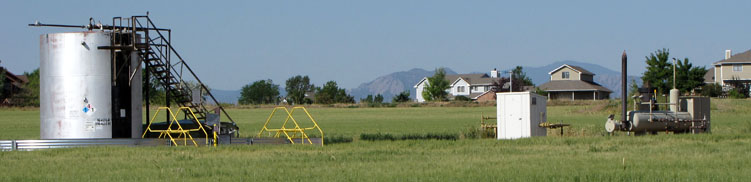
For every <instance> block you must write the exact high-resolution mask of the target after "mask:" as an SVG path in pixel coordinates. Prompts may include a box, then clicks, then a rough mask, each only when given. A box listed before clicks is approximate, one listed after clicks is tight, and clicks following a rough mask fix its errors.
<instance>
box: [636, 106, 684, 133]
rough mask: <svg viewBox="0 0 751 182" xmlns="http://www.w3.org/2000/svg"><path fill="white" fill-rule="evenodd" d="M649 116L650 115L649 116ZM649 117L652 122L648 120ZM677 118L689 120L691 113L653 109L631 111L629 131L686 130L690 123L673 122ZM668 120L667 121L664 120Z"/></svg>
mask: <svg viewBox="0 0 751 182" xmlns="http://www.w3.org/2000/svg"><path fill="white" fill-rule="evenodd" d="M650 116H651V117H650ZM650 118H651V119H652V122H650V121H649V120H650ZM675 119H678V120H684V121H685V120H691V119H693V118H692V117H691V114H690V113H688V112H670V111H655V112H652V113H651V114H650V113H649V112H632V113H631V122H632V125H631V131H633V132H641V131H644V132H656V131H678V132H681V131H688V129H690V128H691V123H688V122H674V121H675ZM665 121H668V122H665Z"/></svg>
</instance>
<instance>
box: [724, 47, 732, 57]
mask: <svg viewBox="0 0 751 182" xmlns="http://www.w3.org/2000/svg"><path fill="white" fill-rule="evenodd" d="M730 56H733V51H731V50H730V49H728V50H725V59H730Z"/></svg>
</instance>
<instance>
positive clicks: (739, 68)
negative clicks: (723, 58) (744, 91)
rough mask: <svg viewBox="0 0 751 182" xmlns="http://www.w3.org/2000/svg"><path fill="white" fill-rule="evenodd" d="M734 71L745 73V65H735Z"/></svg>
mask: <svg viewBox="0 0 751 182" xmlns="http://www.w3.org/2000/svg"><path fill="white" fill-rule="evenodd" d="M733 71H736V72H741V71H743V65H740V64H737V65H733Z"/></svg>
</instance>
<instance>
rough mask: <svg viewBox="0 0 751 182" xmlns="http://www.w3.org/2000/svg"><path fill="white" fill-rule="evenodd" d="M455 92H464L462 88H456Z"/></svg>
mask: <svg viewBox="0 0 751 182" xmlns="http://www.w3.org/2000/svg"><path fill="white" fill-rule="evenodd" d="M456 92H464V86H458V87H456Z"/></svg>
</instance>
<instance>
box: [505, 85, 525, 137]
mask: <svg viewBox="0 0 751 182" xmlns="http://www.w3.org/2000/svg"><path fill="white" fill-rule="evenodd" d="M507 97H508V99H509V100H508V101H507V102H506V107H505V109H506V111H507V112H506V113H508V114H507V116H506V121H507V122H506V126H507V129H506V131H507V132H508V134H507V135H506V137H507V138H521V137H522V130H523V126H522V123H523V120H524V113H523V112H524V111H523V110H525V109H524V107H522V105H523V104H524V103H523V101H522V96H521V95H508V96H507Z"/></svg>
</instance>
